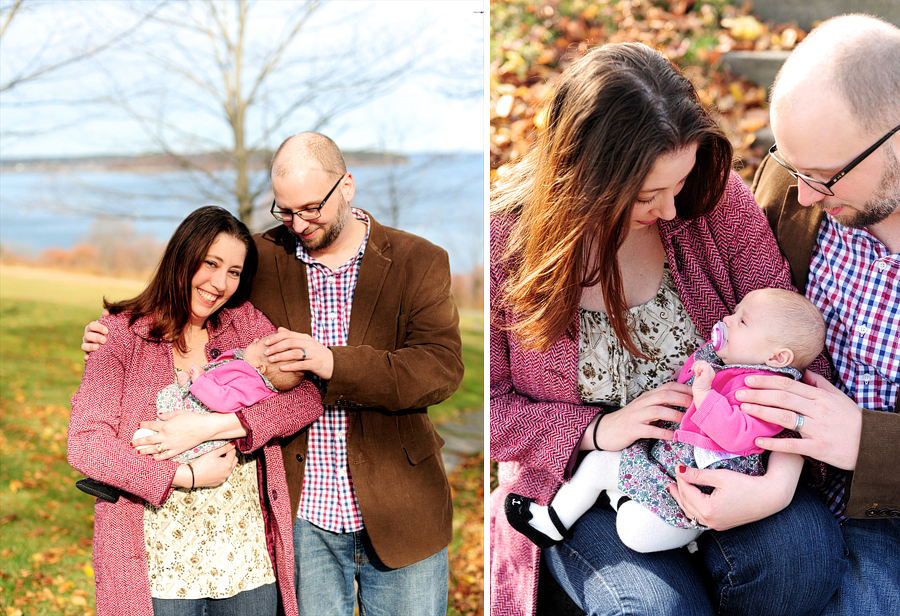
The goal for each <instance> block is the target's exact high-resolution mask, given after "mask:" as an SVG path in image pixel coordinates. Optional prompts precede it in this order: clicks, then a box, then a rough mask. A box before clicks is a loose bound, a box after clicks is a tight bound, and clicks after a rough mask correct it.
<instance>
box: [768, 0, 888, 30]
mask: <svg viewBox="0 0 900 616" xmlns="http://www.w3.org/2000/svg"><path fill="white" fill-rule="evenodd" d="M752 13H753V14H754V15H756V16H757V17H759V18H761V19H762V20H763V21H774V22H776V23H786V22H790V21H795V22H797V25H798V26H800V27H801V28H803V29H804V30H806V31H808V30H809V29H810V28H811V27H812V24H813V23H814V22H817V21H822V20H825V19H828V18H829V17H834V16H835V15H841V14H843V13H867V14H869V15H874V16H875V17H880V18H881V19H884V20H885V21H889V22H891V23H892V24H894V25H896V26H898V27H900V0H753V11H752Z"/></svg>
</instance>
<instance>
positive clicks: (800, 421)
mask: <svg viewBox="0 0 900 616" xmlns="http://www.w3.org/2000/svg"><path fill="white" fill-rule="evenodd" d="M802 427H803V415H801V414H800V413H797V423H796V424H794V432H800V428H802Z"/></svg>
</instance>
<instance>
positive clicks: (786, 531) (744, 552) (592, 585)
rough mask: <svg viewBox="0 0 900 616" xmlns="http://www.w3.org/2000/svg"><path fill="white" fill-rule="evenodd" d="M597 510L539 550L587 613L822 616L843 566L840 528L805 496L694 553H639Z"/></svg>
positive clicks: (712, 538) (802, 491)
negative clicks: (554, 543)
mask: <svg viewBox="0 0 900 616" xmlns="http://www.w3.org/2000/svg"><path fill="white" fill-rule="evenodd" d="M615 516H616V514H615V512H613V511H612V510H610V509H606V508H600V507H593V508H592V509H590V510H589V511H588V512H587V513H586V514H585V515H584V516H582V517H581V519H580V520H579V521H578V522H577V523H576V524H575V525H574V526H573V527H572V530H573V536H572V538H571V539H569V540H568V541H564V542H563V543H561V544H559V545H557V546H555V547H553V548H550V549H549V550H545V551H544V559H545V561H546V564H547V567H548V568H549V569H550V571H551V573H552V574H553V577H554V578H556V580H557V582H559V584H560V585H561V586H562V587H563V589H564V590H565V591H566V592H567V593H568V594H569V596H570V597H572V599H573V600H574V601H575V603H577V604H578V605H579V606H580V607H581V608H582V609H583V610H585V611H586V612H587V613H588V614H591V615H592V616H593V615H598V616H599V615H616V616H620V615H624V614H629V615H634V616H642V615H646V616H657V615H658V616H713V615H717V616H725V615H732V614H733V615H737V614H766V615H767V616H779V615H784V616H804V615H809V616H818V614H819V613H820V612H821V611H822V609H823V608H824V606H825V604H826V602H827V601H828V599H829V598H830V597H831V595H832V594H833V593H834V591H835V589H836V588H837V587H838V584H839V581H840V578H841V576H842V575H843V573H844V572H845V571H846V568H847V562H846V559H845V558H844V557H843V549H842V542H841V538H840V529H839V527H838V525H837V522H835V520H834V518H833V517H832V516H831V514H830V513H829V512H828V510H827V509H826V508H825V506H824V505H823V504H822V502H821V501H820V500H819V499H818V498H816V497H815V496H814V495H813V494H812V492H811V491H810V490H808V489H807V488H805V487H803V486H801V487H798V489H797V492H796V494H795V496H794V500H793V502H792V503H791V504H790V505H789V506H788V507H787V508H786V509H784V510H783V511H781V512H779V513H776V514H774V515H772V516H770V517H768V518H766V519H764V520H760V521H758V522H754V523H753V524H747V525H745V526H740V527H738V528H734V529H731V530H728V531H722V532H716V531H707V532H705V533H703V534H702V535H700V539H699V540H698V545H699V547H700V550H699V551H698V553H697V554H695V555H689V554H688V552H687V550H669V551H666V552H654V553H650V554H640V553H638V552H634V551H632V550H629V549H628V548H627V547H625V546H624V545H623V544H622V542H621V541H620V540H619V537H618V535H617V533H616V522H615V520H616V518H615Z"/></svg>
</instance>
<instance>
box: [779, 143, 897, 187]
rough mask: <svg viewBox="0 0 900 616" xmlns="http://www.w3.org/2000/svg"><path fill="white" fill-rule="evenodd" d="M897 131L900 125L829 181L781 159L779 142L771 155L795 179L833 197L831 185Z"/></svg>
mask: <svg viewBox="0 0 900 616" xmlns="http://www.w3.org/2000/svg"><path fill="white" fill-rule="evenodd" d="M897 131H900V125H898V126H896V127H894V129H893V130H891V131H890V132H889V133H888V134H887V135H885V136H884V137H882V138H881V139H879V140H878V141H876V142H875V144H874V145H873V146H872V147H870V148H869V149H868V150H866V151H865V152H863V153H862V154H860V155H859V156H857V157H856V158H854V159H853V160H852V161H850V164H849V165H847V166H846V167H844V168H843V169H841V170H840V171H838V172H837V173H836V174H835V175H834V176H833V177H832V178H831V179H830V180H828V181H827V182H823V181H822V180H816V179H813V178H811V177H809V176H808V175H803V174H802V173H800V172H799V171H797V170H796V169H794V168H793V167H791V166H790V165H788V164H787V163H786V162H784V161H783V160H781V159H780V158H779V157H778V155H777V154H776V153H775V152H776V151H777V150H778V144H777V143H775V144H773V145H772V147H771V148H769V156H771V157H772V160H774V161H775V162H776V163H778V164H779V165H781V166H782V167H784V168H785V169H787V170H788V173H790V174H791V175H792V176H793V177H794V178H795V179H798V180H803V183H804V184H806V185H807V186H809V187H810V188H812V189H813V190H814V191H816V192H817V193H819V194H822V195H827V196H829V197H833V196H834V191H833V190H831V187H832V186H834V185H835V184H836V183H837V182H838V180H840V179H841V178H843V177H844V176H845V175H847V174H848V173H850V171H852V170H853V168H854V167H856V165H858V164H859V163H861V162H862V161H864V160H865V159H866V158H868V157H869V155H870V154H872V152H874V151H875V150H877V149H878V148H879V147H881V144H883V143H884V142H885V141H887V140H888V139H890V138H891V136H892V135H893V134H894V133H896V132H897Z"/></svg>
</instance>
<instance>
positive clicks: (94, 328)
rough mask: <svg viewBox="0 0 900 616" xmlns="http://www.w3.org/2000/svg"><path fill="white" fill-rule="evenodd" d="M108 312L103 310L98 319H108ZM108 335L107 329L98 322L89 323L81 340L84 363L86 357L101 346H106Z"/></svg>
mask: <svg viewBox="0 0 900 616" xmlns="http://www.w3.org/2000/svg"><path fill="white" fill-rule="evenodd" d="M108 316H109V310H106V309H105V308H104V309H103V312H102V313H101V314H100V318H103V317H108ZM108 335H109V328H108V327H106V325H103V324H102V323H100V321H91V322H90V323H88V324H87V326H86V327H85V328H84V337H82V339H81V350H82V351H84V361H87V359H88V356H89V355H90V354H91V353H92V352H93V351H96V350H97V349H99V348H100V345H101V344H106V337H107V336H108Z"/></svg>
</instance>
